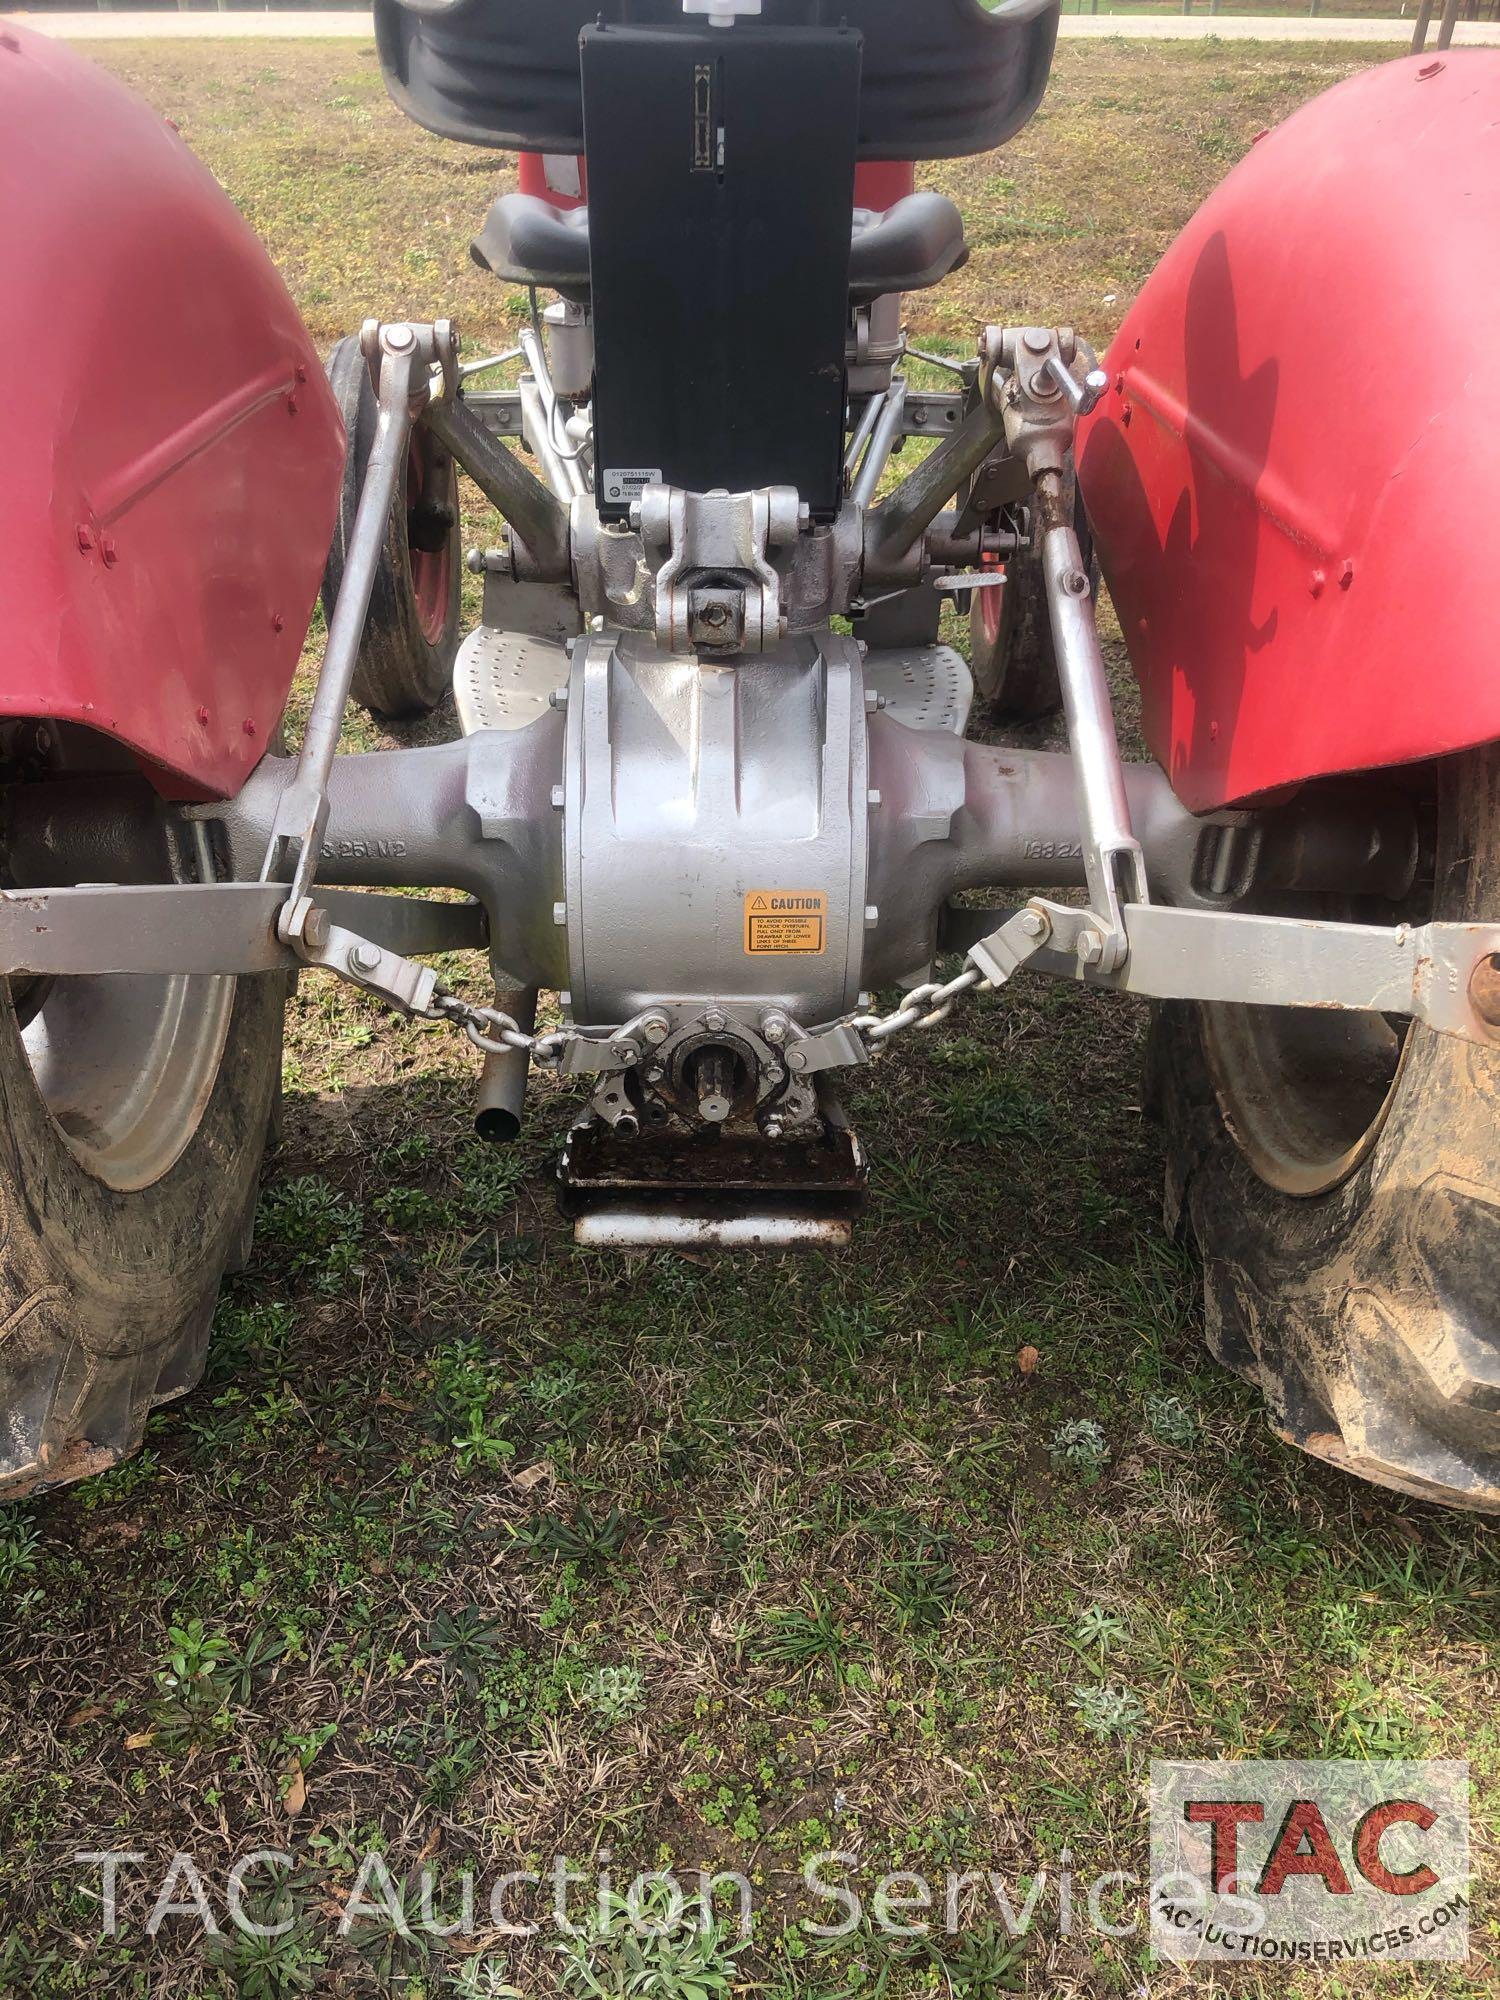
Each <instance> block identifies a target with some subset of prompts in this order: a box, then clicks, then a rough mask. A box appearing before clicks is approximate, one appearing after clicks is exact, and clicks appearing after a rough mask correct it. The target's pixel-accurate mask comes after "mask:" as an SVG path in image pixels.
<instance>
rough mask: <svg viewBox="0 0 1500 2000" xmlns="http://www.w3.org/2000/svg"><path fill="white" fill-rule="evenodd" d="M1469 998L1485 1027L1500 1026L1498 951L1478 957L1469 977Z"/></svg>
mask: <svg viewBox="0 0 1500 2000" xmlns="http://www.w3.org/2000/svg"><path fill="white" fill-rule="evenodd" d="M1469 998H1470V999H1471V1000H1472V1001H1473V1002H1474V1011H1475V1013H1476V1014H1477V1015H1478V1016H1479V1018H1480V1019H1481V1020H1482V1021H1483V1022H1484V1023H1485V1025H1486V1026H1487V1027H1491V1028H1500V951H1492V952H1491V953H1490V954H1489V956H1488V957H1486V958H1482V959H1480V961H1479V963H1478V964H1477V965H1476V966H1475V968H1474V970H1473V972H1472V973H1471V974H1470V977H1469Z"/></svg>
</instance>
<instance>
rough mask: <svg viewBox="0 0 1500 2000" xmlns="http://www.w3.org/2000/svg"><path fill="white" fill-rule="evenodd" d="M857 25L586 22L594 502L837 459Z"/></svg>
mask: <svg viewBox="0 0 1500 2000" xmlns="http://www.w3.org/2000/svg"><path fill="white" fill-rule="evenodd" d="M860 55H861V49H860V37H859V35H857V34H855V33H852V32H850V31H849V30H848V29H831V30H830V29H818V28H801V29H784V30H781V31H779V32H775V33H772V32H768V31H766V30H764V29H760V28H756V27H754V26H739V27H736V28H735V30H734V31H733V33H731V34H725V33H723V32H722V31H715V30H713V29H707V30H703V31H700V32H697V33H692V32H687V33H684V32H683V31H682V30H681V29H680V28H673V29H665V28H663V29H649V28H645V29H638V28H609V27H602V28H599V27H596V28H586V29H585V30H584V33H583V41H582V73H583V93H584V107H585V125H586V128H587V130H586V137H587V147H586V153H587V159H588V177H589V249H590V259H591V264H592V290H593V307H594V439H595V444H594V456H595V462H596V465H597V468H598V471H597V481H596V492H597V498H598V502H599V509H600V512H601V514H603V515H604V516H605V517H606V518H610V519H619V518H620V517H621V516H623V515H624V514H625V512H626V511H627V510H628V508H629V505H630V502H631V501H632V500H634V499H635V498H637V497H638V495H639V493H640V490H641V488H642V487H643V486H644V485H646V484H649V483H651V482H653V481H664V482H665V483H666V484H667V485H668V486H678V487H683V488H685V489H686V490H687V491H689V492H693V493H706V492H708V491H710V490H711V489H712V488H714V487H725V488H727V489H728V490H729V491H730V492H734V493H743V492H748V491H750V490H752V489H753V488H755V487H760V486H795V487H796V489H797V491H798V493H799V494H800V495H801V497H802V499H803V500H805V501H806V502H807V503H808V504H809V506H810V507H811V508H812V511H813V513H814V514H815V515H818V516H821V517H825V518H829V517H831V516H832V515H833V514H835V513H836V512H837V510H838V505H839V500H840V497H841V490H842V478H843V446H844V345H845V335H846V329H847V325H848V316H849V257H850V242H849V216H850V211H851V209H852V207H853V202H854V145H855V131H856V126H857V122H858V115H859V79H860Z"/></svg>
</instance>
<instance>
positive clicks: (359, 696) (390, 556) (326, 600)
mask: <svg viewBox="0 0 1500 2000" xmlns="http://www.w3.org/2000/svg"><path fill="white" fill-rule="evenodd" d="M328 381H329V385H330V386H331V388H332V390H333V393H334V397H335V399H336V400H337V402H338V405H339V409H340V410H341V411H342V413H343V418H344V428H345V430H346V431H347V433H348V436H349V451H348V456H347V457H346V459H345V461H344V485H343V492H342V494H341V496H340V500H339V517H338V521H337V522H336V524H335V526H334V531H333V546H332V548H331V549H330V550H329V553H328V567H327V570H326V571H325V573H324V577H323V610H324V613H325V615H326V616H328V617H330V618H331V617H332V615H333V605H334V600H335V598H336V597H337V595H338V588H339V584H340V582H341V581H342V578H343V574H344V560H345V555H346V552H347V549H348V546H349V537H350V535H351V534H352V533H353V531H354V516H355V511H356V509H357V508H358V506H359V495H360V489H361V487H362V486H363V484H364V477H365V467H366V466H367V465H368V464H369V460H370V452H371V450H372V448H373V446H374V442H375V424H376V418H377V415H378V405H377V403H376V399H375V390H374V387H373V385H372V383H371V381H370V371H369V368H368V366H367V365H366V363H365V359H364V356H363V355H362V354H361V353H360V351H359V342H358V340H356V339H355V338H353V337H352V336H351V337H350V338H348V339H346V340H341V341H340V342H339V344H338V346H337V347H335V348H334V350H333V352H332V354H331V355H330V356H329V357H328ZM461 568H462V565H461V562H460V550H459V520H458V471H457V467H456V466H455V465H454V462H453V460H452V459H451V458H450V457H449V456H448V454H447V452H446V451H444V449H443V447H442V446H441V445H440V444H439V443H438V441H437V439H436V438H435V437H434V436H433V434H432V433H431V431H429V430H428V429H427V428H426V426H425V425H420V424H419V425H418V426H417V427H416V428H415V429H414V430H413V432H412V439H411V448H410V451H409V452H408V455H407V478H406V482H405V484H404V485H401V484H398V486H397V489H396V495H395V499H394V501H393V502H392V505H391V516H390V520H389V522H388V523H387V526H386V537H385V545H384V547H383V549H382V550H381V555H380V563H379V566H378V568H377V569H376V572H375V587H374V589H373V590H372V591H371V593H370V612H369V616H368V618H367V619H366V620H365V631H364V638H363V640H362V641H361V643H360V649H359V658H358V660H357V662H356V664H355V668H354V698H355V700H356V701H358V702H361V703H363V705H364V706H365V707H366V708H367V709H369V711H370V712H371V714H372V715H378V716H391V717H399V716H410V715H421V714H425V713H426V711H427V710H429V709H431V708H433V707H435V706H436V704H437V703H438V702H439V701H441V699H442V697H443V695H444V693H445V692H446V690H447V687H448V683H449V679H450V677H451V675H452V671H453V656H454V654H455V653H456V652H457V651H458V640H459V585H460V581H461Z"/></svg>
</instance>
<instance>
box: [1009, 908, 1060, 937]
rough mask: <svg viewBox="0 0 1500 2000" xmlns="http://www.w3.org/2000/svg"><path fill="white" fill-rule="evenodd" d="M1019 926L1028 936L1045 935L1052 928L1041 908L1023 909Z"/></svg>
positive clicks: (1018, 921) (1018, 922)
mask: <svg viewBox="0 0 1500 2000" xmlns="http://www.w3.org/2000/svg"><path fill="white" fill-rule="evenodd" d="M1017 926H1018V928H1019V929H1020V930H1021V931H1022V933H1023V934H1024V935H1025V936H1026V937H1033V938H1043V937H1045V936H1046V935H1047V933H1048V931H1050V930H1051V928H1052V926H1051V924H1050V923H1048V921H1047V918H1046V916H1045V915H1044V914H1043V912H1042V911H1041V910H1022V912H1021V914H1020V917H1019V919H1018V920H1017Z"/></svg>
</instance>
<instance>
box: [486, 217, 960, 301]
mask: <svg viewBox="0 0 1500 2000" xmlns="http://www.w3.org/2000/svg"><path fill="white" fill-rule="evenodd" d="M469 254H470V256H472V258H473V259H474V262H475V263H476V264H478V265H479V266H480V267H481V268H482V269H484V270H486V271H493V272H494V274H495V276H496V277H497V278H504V279H505V281H506V282H507V284H512V285H538V286H543V287H545V288H546V289H547V290H548V291H553V292H560V293H561V294H562V296H563V297H564V298H565V299H576V300H577V301H578V302H579V303H580V304H586V303H587V301H588V296H589V213H588V210H587V209H586V208H554V207H553V206H552V203H551V202H550V201H543V200H542V199H541V197H540V196H539V195H534V194H502V195H501V196H500V197H499V198H498V199H497V200H496V201H495V202H493V203H492V204H491V207H490V212H489V214H488V215H487V216H486V217H485V219H484V227H483V228H482V229H481V230H480V232H479V234H478V235H477V236H476V237H475V238H474V241H473V243H472V244H471V245H470V246H469ZM968 254H969V253H968V249H967V247H966V246H965V243H964V221H963V217H962V216H961V215H960V214H959V212H958V210H957V208H955V206H954V205H953V203H952V202H951V201H949V199H948V197H947V195H945V194H909V195H907V196H906V197H905V198H904V199H903V200H901V201H898V202H897V203H896V204H895V206H894V207H893V208H888V209H887V210H886V211H885V213H884V214H883V215H882V214H878V213H875V212H872V211H871V210H868V209H861V210H859V211H858V212H857V213H856V215H855V222H854V243H853V247H852V249H851V251H850V257H849V295H850V297H851V298H852V299H854V300H855V301H856V302H857V303H860V304H863V303H865V302H866V301H868V300H870V299H878V298H880V297H881V295H882V294H883V293H886V292H920V291H924V290H925V289H926V288H927V287H928V286H929V285H938V284H941V283H942V281H943V279H944V278H946V277H947V276H948V274H949V272H950V271H956V270H958V268H959V267H960V265H962V264H963V262H964V260H965V258H966V257H967V256H968Z"/></svg>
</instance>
